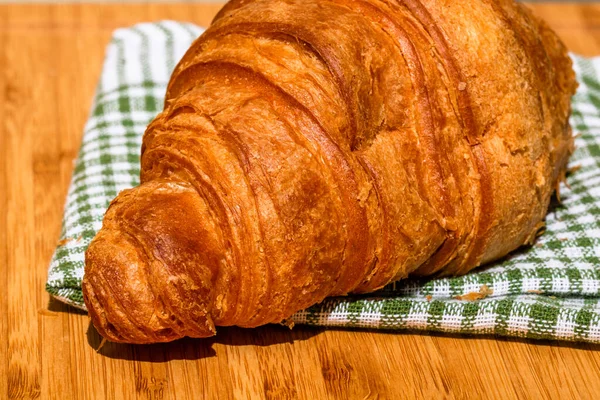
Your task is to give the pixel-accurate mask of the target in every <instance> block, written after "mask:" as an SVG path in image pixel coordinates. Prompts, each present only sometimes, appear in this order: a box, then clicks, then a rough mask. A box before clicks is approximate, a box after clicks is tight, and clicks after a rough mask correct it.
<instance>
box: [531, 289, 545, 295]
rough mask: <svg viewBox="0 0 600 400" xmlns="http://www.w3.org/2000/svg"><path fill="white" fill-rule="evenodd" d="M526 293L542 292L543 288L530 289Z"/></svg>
mask: <svg viewBox="0 0 600 400" xmlns="http://www.w3.org/2000/svg"><path fill="white" fill-rule="evenodd" d="M527 293H531V294H544V291H543V290H537V289H531V290H528V291H527Z"/></svg>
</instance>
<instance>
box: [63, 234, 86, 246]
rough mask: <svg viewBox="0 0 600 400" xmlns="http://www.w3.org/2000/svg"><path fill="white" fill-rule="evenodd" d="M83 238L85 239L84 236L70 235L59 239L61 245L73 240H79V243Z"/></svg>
mask: <svg viewBox="0 0 600 400" xmlns="http://www.w3.org/2000/svg"><path fill="white" fill-rule="evenodd" d="M81 239H83V236H78V237H76V238H74V237H68V238H64V239H61V240H59V241H58V245H59V246H64V245H65V244H67V243H69V242H72V241H73V240H75V241H77V243H79V242H81Z"/></svg>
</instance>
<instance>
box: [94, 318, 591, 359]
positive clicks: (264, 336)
mask: <svg viewBox="0 0 600 400" xmlns="http://www.w3.org/2000/svg"><path fill="white" fill-rule="evenodd" d="M325 330H326V329H325V328H322V327H311V326H295V327H294V328H293V329H289V328H287V327H285V326H279V325H266V326H261V327H258V328H250V329H245V328H238V327H220V328H219V331H218V334H217V335H216V336H214V337H211V338H206V339H193V338H183V339H179V340H176V341H174V342H169V343H156V344H148V345H130V344H124V343H113V342H106V343H105V344H104V345H103V346H102V347H101V348H100V350H99V353H100V354H102V355H103V356H105V357H109V358H115V359H125V360H136V361H146V362H164V361H170V360H198V359H202V358H208V357H215V356H216V355H217V354H216V352H215V350H214V349H213V348H212V346H213V344H214V343H219V344H225V345H228V346H270V345H274V344H280V343H290V344H293V343H294V342H297V341H302V340H307V339H310V338H312V337H314V336H316V335H319V334H321V333H323V332H324V331H325ZM335 330H342V331H355V332H362V333H370V334H378V335H404V336H430V337H435V338H439V339H444V340H449V341H453V340H457V339H458V340H467V341H470V340H483V341H487V340H494V341H498V342H507V343H515V344H522V345H532V344H533V345H536V346H542V347H544V346H552V347H563V348H571V349H577V350H585V351H599V350H600V344H593V343H579V342H566V341H557V340H547V339H531V338H519V337H504V336H497V335H491V334H490V335H481V334H476V335H469V334H458V333H448V332H432V331H416V330H405V331H401V332H398V331H385V330H376V329H364V328H336V329H335ZM87 337H88V343H89V345H90V346H91V347H93V348H94V349H97V348H98V347H99V346H100V344H101V342H102V337H101V336H100V335H99V334H98V332H97V331H96V329H95V328H94V326H93V325H92V324H91V323H90V326H89V329H88V332H87Z"/></svg>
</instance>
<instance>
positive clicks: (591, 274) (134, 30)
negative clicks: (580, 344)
mask: <svg viewBox="0 0 600 400" xmlns="http://www.w3.org/2000/svg"><path fill="white" fill-rule="evenodd" d="M202 31H203V29H202V28H200V27H197V26H195V25H191V24H186V23H180V22H174V21H161V22H158V23H145V24H139V25H135V26H133V27H130V28H125V29H119V30H117V31H115V32H114V34H113V37H112V40H111V42H110V44H109V45H108V48H107V51H106V57H105V61H104V67H103V70H102V75H101V77H100V82H99V83H98V87H97V90H96V95H95V98H94V101H93V106H92V110H91V113H90V117H89V120H88V121H87V124H86V126H85V131H84V135H83V142H82V145H81V149H80V151H79V155H78V157H77V160H76V162H75V166H74V171H73V176H72V179H71V185H70V187H69V192H68V196H67V201H66V206H65V210H64V217H63V224H62V231H61V237H60V240H59V242H58V245H57V248H56V251H55V253H54V256H53V257H52V260H51V262H50V269H49V273H48V282H47V285H46V289H47V290H48V292H50V294H51V295H52V296H54V297H55V298H57V299H59V300H60V301H63V302H65V303H68V304H70V305H73V306H75V307H78V308H82V309H85V304H84V303H83V296H82V292H81V279H82V277H83V270H84V252H85V249H86V248H87V246H88V244H89V243H90V241H91V240H92V238H93V237H94V235H95V234H96V232H97V231H98V230H99V229H100V227H101V226H102V217H103V215H104V212H105V210H106V208H107V207H108V204H109V203H110V201H111V200H112V199H113V198H114V197H115V196H116V195H117V193H118V192H119V191H120V190H122V189H126V188H129V187H132V186H136V185H138V184H139V173H140V166H139V161H140V157H139V154H140V147H141V143H142V134H143V133H144V130H145V128H146V125H147V124H148V123H149V122H150V121H151V120H152V119H153V118H154V116H155V115H156V114H157V113H158V112H160V110H162V102H163V97H164V94H165V90H166V86H167V83H168V80H169V76H170V74H171V71H172V70H173V68H174V67H175V64H176V63H177V61H178V60H179V59H180V58H181V57H182V56H183V54H184V52H185V51H186V50H187V48H188V47H189V46H190V44H191V43H192V41H193V40H194V39H196V38H197V37H198V36H199V35H200V34H201V33H202ZM572 57H573V61H574V68H575V70H576V73H577V77H578V80H579V82H580V86H579V89H578V91H577V94H576V96H575V97H574V98H573V115H572V117H571V123H572V125H573V130H574V132H576V133H577V134H578V137H577V139H576V146H577V150H576V152H575V154H574V155H573V157H572V158H571V164H570V165H571V166H572V167H575V166H577V167H579V170H578V171H577V172H574V173H572V174H571V175H570V176H569V177H568V184H569V185H570V189H569V188H568V187H565V185H563V186H562V188H561V197H562V204H558V202H553V204H552V205H551V207H550V211H549V213H548V216H547V218H546V232H545V233H544V234H543V235H541V236H540V237H539V238H538V240H537V242H536V244H535V245H534V246H531V247H528V248H522V249H519V250H517V251H516V252H514V253H513V254H511V255H510V256H509V257H507V258H505V259H504V260H502V261H500V262H496V263H494V264H492V265H488V266H485V267H482V268H479V269H477V270H476V271H473V272H471V273H469V274H467V275H465V276H462V277H458V278H443V279H420V280H415V279H408V280H403V281H400V282H397V283H394V284H391V285H388V286H387V287H386V288H384V289H382V290H380V291H378V292H376V293H371V294H369V295H361V296H347V297H337V298H329V299H326V300H325V301H323V302H322V303H321V304H317V305H315V306H313V307H311V308H309V309H307V310H303V311H300V312H298V313H296V314H295V315H293V316H292V317H291V318H290V319H289V320H288V321H286V323H288V324H289V323H295V324H307V325H318V326H325V327H344V328H370V329H385V330H404V329H412V330H432V331H443V332H454V333H464V334H495V335H503V336H518V337H527V338H542V339H560V340H570V341H587V342H600V304H599V301H600V58H597V59H586V58H582V57H578V56H572Z"/></svg>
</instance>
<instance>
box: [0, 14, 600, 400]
mask: <svg viewBox="0 0 600 400" xmlns="http://www.w3.org/2000/svg"><path fill="white" fill-rule="evenodd" d="M218 8H219V6H218V5H206V4H204V5H202V4H190V3H186V4H162V5H119V4H113V5H5V6H0V289H1V290H2V292H1V294H0V398H6V397H8V398H29V397H43V398H61V399H71V398H74V399H75V398H76V399H84V398H102V399H104V398H149V399H162V398H164V399H168V398H173V399H175V398H178V399H186V398H201V397H203V396H202V395H204V397H206V398H232V397H235V398H261V397H269V398H274V399H279V398H295V397H298V398H314V399H326V398H404V397H426V398H470V399H474V398H504V399H506V398H515V397H533V398H558V397H563V398H572V397H581V398H593V397H598V393H600V352H599V351H598V350H599V349H600V348H599V347H596V346H591V345H572V344H567V343H555V342H543V341H523V340H509V339H501V338H499V339H495V338H481V337H477V338H467V337H459V336H449V335H444V336H442V335H422V334H409V333H402V334H391V333H379V332H365V331H359V332H356V331H324V330H320V329H309V328H302V327H297V328H295V329H294V330H292V331H289V330H287V329H286V328H281V327H264V328H260V329H255V330H243V329H233V328H231V329H220V332H219V335H218V336H217V337H216V338H214V339H208V340H191V339H186V340H181V341H177V342H175V343H171V344H164V345H152V346H128V345H117V344H107V345H106V346H105V347H104V348H103V349H102V351H101V353H97V352H96V351H95V350H94V349H95V348H96V347H97V346H98V342H99V338H98V336H97V334H96V333H95V332H94V331H93V330H90V329H89V320H88V317H87V316H86V315H85V314H82V313H80V312H78V311H76V310H74V309H71V308H69V307H67V306H63V305H61V304H59V303H57V302H54V301H50V300H49V297H48V295H47V294H46V293H45V292H44V283H45V279H46V269H47V265H48V261H49V259H50V256H51V254H52V251H53V248H54V246H55V244H56V241H57V238H58V234H59V229H60V220H61V214H62V207H63V204H64V200H65V194H66V191H67V187H68V184H69V179H70V175H71V170H72V165H73V159H74V158H75V157H76V154H77V150H78V147H79V142H80V138H81V133H82V128H83V124H84V122H85V120H86V118H87V114H88V110H89V107H90V102H91V99H92V95H93V93H94V88H95V85H96V81H97V78H98V76H99V73H100V67H101V65H102V60H103V56H104V47H105V45H106V44H107V42H108V40H109V38H110V34H111V31H112V30H113V29H115V28H117V27H120V26H126V25H130V24H133V23H136V22H139V21H149V20H156V19H165V18H171V19H178V20H188V21H193V22H195V23H197V24H208V23H209V21H210V20H211V17H212V16H213V15H214V14H215V13H216V11H217V10H218ZM534 8H535V9H536V11H537V12H538V13H539V14H540V15H542V16H543V17H545V18H546V19H547V20H548V22H549V23H550V25H552V26H553V27H555V29H556V30H557V31H558V33H559V34H560V35H561V36H562V37H563V39H564V40H565V42H566V43H567V45H568V46H569V47H570V48H571V49H572V50H573V51H575V52H578V53H581V54H584V55H592V54H600V5H584V4H570V5H559V4H547V5H546V4H537V5H535V7H534Z"/></svg>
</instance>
